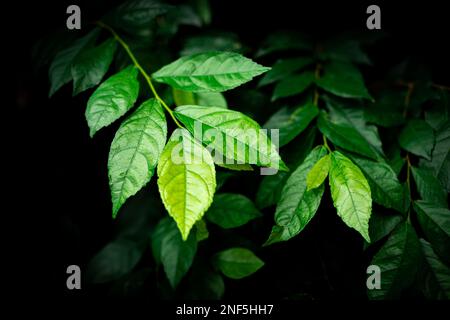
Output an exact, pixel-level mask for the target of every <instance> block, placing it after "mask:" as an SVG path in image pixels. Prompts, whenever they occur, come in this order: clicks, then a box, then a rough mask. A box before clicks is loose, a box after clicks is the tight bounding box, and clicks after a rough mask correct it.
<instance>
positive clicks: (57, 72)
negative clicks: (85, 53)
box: [48, 28, 100, 97]
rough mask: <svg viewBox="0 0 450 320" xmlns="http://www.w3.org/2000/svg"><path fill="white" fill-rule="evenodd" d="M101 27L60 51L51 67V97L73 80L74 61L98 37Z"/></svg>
mask: <svg viewBox="0 0 450 320" xmlns="http://www.w3.org/2000/svg"><path fill="white" fill-rule="evenodd" d="M99 33H100V29H98V28H96V29H94V30H92V31H91V32H89V33H88V34H87V35H85V36H84V37H82V38H80V39H78V40H76V41H75V42H74V43H73V44H72V45H71V46H70V47H68V48H66V49H64V50H62V51H60V52H59V53H58V54H57V55H56V56H55V58H54V59H53V61H52V64H51V65H50V69H49V73H48V75H49V78H50V83H51V87H50V92H49V94H48V96H49V97H51V96H52V95H53V94H54V93H55V92H56V91H58V90H59V88H61V87H62V86H63V85H65V84H66V83H68V82H69V81H70V80H72V73H71V69H72V63H73V62H74V60H75V58H76V57H77V55H78V54H79V53H80V51H81V50H82V49H83V48H84V47H86V46H88V45H89V44H90V43H92V42H94V41H95V39H97V37H98V35H99Z"/></svg>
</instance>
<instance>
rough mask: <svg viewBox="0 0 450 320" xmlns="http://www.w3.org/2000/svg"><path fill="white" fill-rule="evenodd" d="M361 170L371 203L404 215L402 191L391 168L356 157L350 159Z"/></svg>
mask: <svg viewBox="0 0 450 320" xmlns="http://www.w3.org/2000/svg"><path fill="white" fill-rule="evenodd" d="M350 158H351V159H352V160H353V161H354V162H355V163H356V164H357V165H358V167H359V168H360V169H361V171H362V172H363V173H364V176H365V177H366V179H367V181H368V182H369V185H370V190H371V192H372V198H373V201H375V202H376V203H378V204H380V205H382V206H384V207H386V208H393V209H395V210H397V211H399V212H402V213H404V212H405V208H404V206H403V202H404V197H405V194H404V190H403V186H402V185H401V184H400V181H399V180H398V178H397V175H396V173H395V172H394V170H392V168H391V167H390V166H389V165H388V164H386V163H384V162H376V161H371V160H367V159H363V158H360V157H356V156H351V157H350Z"/></svg>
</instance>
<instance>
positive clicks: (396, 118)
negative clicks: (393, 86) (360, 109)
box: [364, 91, 405, 127]
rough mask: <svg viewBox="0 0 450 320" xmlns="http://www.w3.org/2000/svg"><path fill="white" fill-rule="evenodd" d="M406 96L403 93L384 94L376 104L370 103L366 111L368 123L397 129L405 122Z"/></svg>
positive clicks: (388, 92)
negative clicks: (396, 127)
mask: <svg viewBox="0 0 450 320" xmlns="http://www.w3.org/2000/svg"><path fill="white" fill-rule="evenodd" d="M404 104H405V94H404V93H403V92H391V91H387V92H383V93H382V94H381V95H380V96H379V97H378V98H377V99H376V101H375V102H371V103H369V105H368V106H367V108H366V109H365V110H364V118H365V119H366V120H367V122H370V123H375V124H376V125H379V126H382V127H395V126H399V125H402V124H403V123H404V122H405V118H404V117H403V109H404Z"/></svg>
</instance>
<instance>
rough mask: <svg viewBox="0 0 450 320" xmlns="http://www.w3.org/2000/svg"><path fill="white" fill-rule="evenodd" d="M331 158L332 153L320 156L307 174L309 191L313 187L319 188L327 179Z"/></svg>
mask: <svg viewBox="0 0 450 320" xmlns="http://www.w3.org/2000/svg"><path fill="white" fill-rule="evenodd" d="M330 165H331V160H330V155H328V154H327V155H325V156H323V157H322V158H320V159H319V160H318V161H317V162H316V164H315V165H314V166H313V167H312V168H311V170H310V171H309V172H308V175H307V176H306V189H307V191H309V190H311V189H315V188H318V187H320V186H321V185H322V183H323V182H324V181H325V179H326V177H327V176H328V171H329V170H330Z"/></svg>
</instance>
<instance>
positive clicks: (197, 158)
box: [158, 129, 216, 240]
mask: <svg viewBox="0 0 450 320" xmlns="http://www.w3.org/2000/svg"><path fill="white" fill-rule="evenodd" d="M158 188H159V193H160V195H161V199H162V201H163V203H164V206H165V207H166V209H167V211H168V212H169V215H170V216H171V217H172V218H173V219H174V220H175V221H176V223H177V225H178V229H179V230H180V232H181V235H182V237H183V239H184V240H186V239H187V238H188V235H189V231H190V230H191V228H192V226H193V225H194V224H195V222H197V221H198V220H200V219H201V218H202V217H203V214H204V213H205V212H206V210H207V209H208V208H209V206H210V205H211V203H212V200H213V196H214V192H215V189H216V171H215V168H214V163H213V160H212V158H211V155H210V153H209V152H208V150H206V149H205V148H203V147H202V146H201V145H200V144H199V143H198V142H196V141H195V140H194V138H192V136H191V135H190V134H189V132H187V131H186V130H185V129H177V130H175V131H174V132H173V133H172V137H171V138H170V140H169V142H168V143H167V145H166V146H165V148H164V150H163V152H162V154H161V157H160V159H159V162H158Z"/></svg>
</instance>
